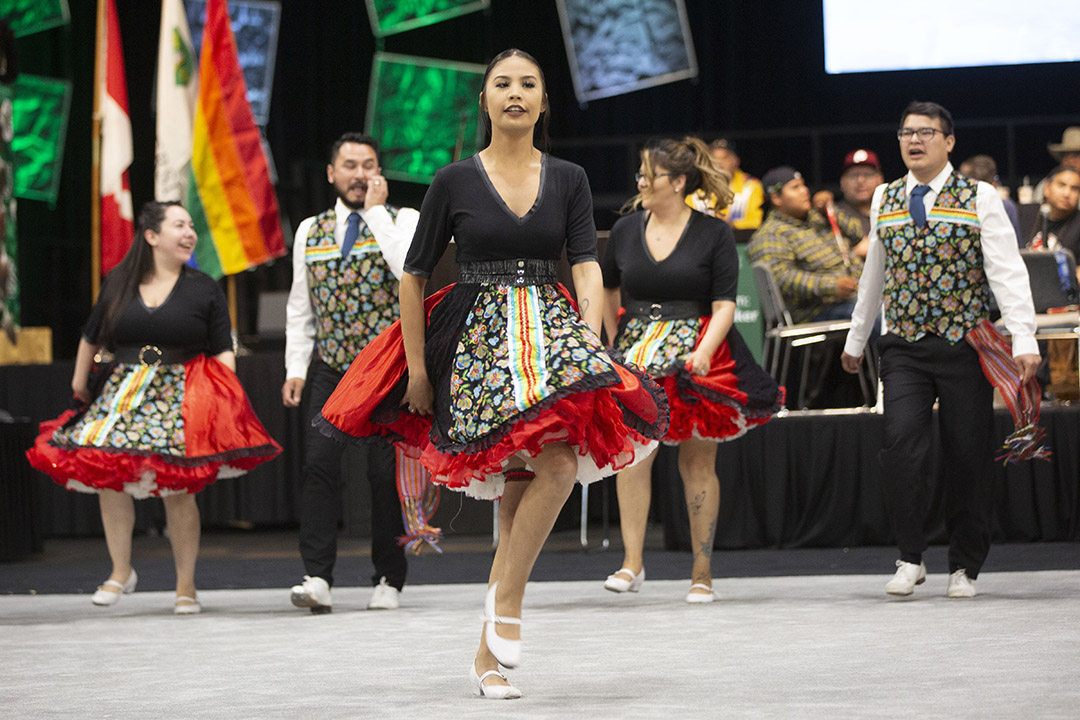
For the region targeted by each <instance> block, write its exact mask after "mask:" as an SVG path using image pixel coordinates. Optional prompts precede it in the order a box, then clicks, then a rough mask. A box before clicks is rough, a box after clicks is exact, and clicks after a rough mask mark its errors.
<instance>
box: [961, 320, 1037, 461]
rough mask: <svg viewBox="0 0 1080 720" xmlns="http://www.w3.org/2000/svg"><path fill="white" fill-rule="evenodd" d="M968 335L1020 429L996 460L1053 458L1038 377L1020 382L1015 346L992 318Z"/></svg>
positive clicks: (988, 378) (986, 371) (1007, 439)
mask: <svg viewBox="0 0 1080 720" xmlns="http://www.w3.org/2000/svg"><path fill="white" fill-rule="evenodd" d="M965 338H966V339H967V341H968V342H969V343H971V346H972V347H974V348H975V350H977V351H978V353H979V363H980V364H981V365H982V369H983V374H984V375H986V379H987V380H989V381H990V384H991V385H993V386H994V387H996V388H997V389H998V390H1000V391H1001V397H1002V399H1004V401H1005V406H1006V407H1007V408H1009V413H1010V414H1011V415H1012V417H1013V424H1014V425H1015V427H1016V430H1015V431H1014V432H1013V433H1012V434H1011V435H1009V437H1007V438H1005V444H1004V445H1002V447H1001V449H1002V451H1003V452H1002V454H1001V455H998V456H997V457H996V458H995V459H996V460H1004V461H1005V462H1006V463H1010V462H1016V461H1017V460H1033V459H1036V458H1038V459H1040V460H1049V459H1050V448H1048V447H1046V446H1045V445H1043V444H1042V442H1043V436H1044V435H1045V434H1046V430H1045V429H1043V428H1041V427H1039V401H1040V399H1041V397H1042V391H1041V390H1040V389H1039V383H1038V382H1037V381H1036V380H1035V378H1031V379H1030V380H1028V381H1027V382H1026V383H1024V384H1023V385H1021V384H1020V373H1019V372H1018V370H1017V367H1016V363H1014V362H1013V359H1012V346H1011V345H1010V343H1009V341H1008V340H1006V339H1005V338H1004V337H1003V336H1002V334H1001V333H1000V332H998V331H997V328H995V327H994V326H993V325H992V324H991V323H990V321H989V320H983V321H982V322H980V323H979V324H978V325H976V326H975V327H974V328H972V329H971V330H969V331H968V333H967V335H965Z"/></svg>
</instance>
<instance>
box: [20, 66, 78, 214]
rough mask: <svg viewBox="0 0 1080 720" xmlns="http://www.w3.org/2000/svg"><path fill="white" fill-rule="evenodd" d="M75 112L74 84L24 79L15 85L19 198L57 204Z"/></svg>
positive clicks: (62, 81) (32, 76)
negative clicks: (69, 125)
mask: <svg viewBox="0 0 1080 720" xmlns="http://www.w3.org/2000/svg"><path fill="white" fill-rule="evenodd" d="M70 108H71V83H70V82H68V81H66V80H54V79H52V78H44V77H37V76H35V75H20V76H19V79H18V80H17V81H16V83H15V102H14V109H13V120H14V126H15V137H14V138H13V139H12V141H11V149H12V151H13V152H14V154H15V196H16V197H20V198H26V199H28V200H45V201H47V202H49V203H53V204H55V203H56V194H57V190H58V188H59V186H60V166H61V165H62V164H63V160H64V136H65V135H66V134H67V123H68V112H69V110H70Z"/></svg>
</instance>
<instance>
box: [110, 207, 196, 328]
mask: <svg viewBox="0 0 1080 720" xmlns="http://www.w3.org/2000/svg"><path fill="white" fill-rule="evenodd" d="M174 205H175V206H176V207H183V205H182V204H181V203H179V202H176V201H174V200H168V201H165V202H158V201H156V200H151V201H150V202H148V203H146V204H145V205H143V206H142V209H140V210H139V217H138V219H137V221H136V224H135V237H134V238H133V239H132V241H131V247H129V248H128V251H127V253H126V254H125V255H124V259H123V260H121V261H120V262H118V263H117V264H116V267H114V268H113V269H112V270H110V271H109V275H108V277H106V278H105V284H104V286H103V287H102V289H101V297H100V298H98V303H104V306H103V307H104V312H103V314H102V318H101V333H100V335H99V336H98V341H99V343H100V344H102V345H109V344H110V343H111V341H112V335H113V330H114V329H115V328H116V321H117V319H118V318H119V317H120V313H122V312H123V311H124V308H125V307H127V304H128V303H129V302H131V299H132V298H134V297H135V293H137V292H139V285H140V284H141V283H142V281H143V278H145V277H146V276H147V275H148V274H149V273H150V271H151V270H153V269H154V249H153V248H152V247H150V244H149V243H148V242H146V231H147V230H153V231H154V232H155V233H159V232H161V223H162V222H164V220H165V213H166V212H167V211H168V209H169V208H170V207H171V206H174Z"/></svg>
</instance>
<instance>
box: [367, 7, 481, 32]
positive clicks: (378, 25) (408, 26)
mask: <svg viewBox="0 0 1080 720" xmlns="http://www.w3.org/2000/svg"><path fill="white" fill-rule="evenodd" d="M490 5H491V2H490V0H367V8H368V17H369V18H371V30H372V32H374V33H375V35H376V37H383V36H384V35H393V34H394V33H399V32H404V31H405V30H412V29H414V28H418V27H424V26H425V25H434V24H435V23H439V22H442V21H443V20H449V19H450V18H452V17H457V16H458V15H464V14H466V13H471V12H476V11H477V10H484V9H485V8H487V7H488V6H490Z"/></svg>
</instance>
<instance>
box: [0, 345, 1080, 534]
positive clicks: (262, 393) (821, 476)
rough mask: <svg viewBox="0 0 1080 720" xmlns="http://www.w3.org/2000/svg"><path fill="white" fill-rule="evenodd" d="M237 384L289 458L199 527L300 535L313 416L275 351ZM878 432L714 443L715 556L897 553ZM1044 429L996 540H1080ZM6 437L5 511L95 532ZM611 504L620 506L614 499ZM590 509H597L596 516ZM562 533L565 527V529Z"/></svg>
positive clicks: (6, 385) (1075, 461)
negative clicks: (299, 401)
mask: <svg viewBox="0 0 1080 720" xmlns="http://www.w3.org/2000/svg"><path fill="white" fill-rule="evenodd" d="M71 372H72V363H70V362H64V363H55V364H53V365H32V366H6V367H0V409H4V410H7V411H8V412H10V413H12V414H13V415H15V416H17V417H18V416H22V417H26V418H29V419H30V421H31V422H33V423H34V424H35V425H36V423H38V422H41V421H42V420H46V419H49V418H52V417H55V416H57V415H59V414H60V412H62V411H63V409H64V408H65V407H66V406H67V404H68V402H69V400H70V396H71V391H70V383H71ZM237 374H238V375H239V377H240V380H241V382H242V383H243V385H244V387H245V388H246V389H247V392H248V394H249V396H250V397H251V402H252V405H253V406H254V408H255V412H256V413H257V414H258V415H259V417H260V419H261V420H262V421H263V423H264V424H265V425H266V427H267V429H268V430H269V431H270V434H271V435H273V437H274V438H275V439H277V441H278V442H280V443H281V445H282V447H284V448H285V451H284V452H283V453H282V454H281V455H280V456H279V457H278V458H276V459H275V460H273V461H271V462H269V463H264V464H263V465H260V466H259V467H257V468H255V470H253V471H252V472H250V473H248V474H247V475H245V476H244V477H241V478H237V479H233V480H223V481H221V482H218V483H216V484H215V485H213V486H211V487H210V488H208V489H207V490H206V491H204V492H202V493H200V494H199V506H200V508H201V510H202V516H203V522H204V524H206V525H207V526H229V525H234V526H235V525H239V526H274V525H276V526H280V525H295V524H296V522H297V516H296V510H295V508H296V498H297V494H298V488H299V477H300V468H301V465H302V462H303V442H302V438H303V428H304V426H305V423H306V421H307V420H308V419H309V418H310V416H311V412H312V411H311V409H310V408H306V407H301V408H299V409H295V410H286V409H285V408H284V407H283V406H282V404H281V385H282V383H283V382H284V375H285V370H284V362H283V359H282V354H281V352H256V353H253V354H250V355H246V356H242V357H239V358H238V359H237ZM882 422H883V420H882V418H881V417H880V416H878V415H873V414H859V415H798V416H788V417H783V418H778V419H775V420H773V421H772V422H770V423H768V424H766V425H765V426H763V427H761V428H758V429H756V430H753V431H751V432H749V433H748V434H747V435H746V436H745V437H743V438H740V439H738V440H734V441H732V442H729V443H723V444H721V446H720V450H719V453H718V455H717V470H718V473H719V475H720V485H721V505H720V519H719V523H718V530H717V537H716V547H718V548H752V547H812V546H817V547H843V546H851V545H881V544H891V542H892V540H891V533H890V531H889V526H888V521H887V519H886V517H885V513H884V508H883V506H882V500H881V490H880V487H879V471H878V461H877V454H878V450H879V449H880V447H881V437H882ZM996 422H997V434H998V436H999V437H1001V438H1004V437H1005V436H1006V435H1007V434H1008V433H1009V431H1010V430H1011V419H1010V418H1009V416H1008V414H1007V413H1005V412H1003V411H1002V412H999V413H998V414H997V417H996ZM1043 424H1044V425H1045V427H1046V430H1047V440H1048V442H1049V444H1050V445H1051V447H1052V448H1053V451H1054V458H1053V461H1052V462H1041V461H1036V462H1026V463H1021V464H1018V465H1010V466H1009V467H1007V468H1006V467H1003V466H1001V465H998V466H996V469H995V472H994V475H993V477H990V478H987V482H993V483H994V484H995V486H996V487H997V488H998V490H999V502H998V513H997V527H996V532H995V535H996V537H997V539H998V540H1006V541H1035V540H1048V541H1059V540H1078V539H1080V490H1078V486H1080V407H1060V408H1046V409H1044V411H1043ZM20 428H21V429H20ZM0 433H4V434H5V438H4V444H3V451H4V454H3V458H2V460H3V462H2V466H3V468H2V469H3V470H4V472H3V475H2V476H0V484H3V485H4V488H3V493H4V494H3V497H5V498H6V499H7V503H8V506H9V509H11V508H12V507H14V506H15V505H17V504H18V503H19V502H25V503H26V505H27V506H28V507H34V505H35V504H36V512H34V513H33V515H34V518H35V519H36V524H35V527H34V528H33V531H34V532H35V533H39V534H40V535H42V536H44V537H59V536H71V535H98V534H100V533H101V521H100V519H99V517H98V507H97V499H96V498H95V497H94V496H92V495H84V494H81V493H73V492H68V491H66V490H64V489H63V488H61V487H60V486H59V485H57V484H55V483H53V482H51V481H49V480H48V479H47V478H45V476H44V475H41V474H39V473H35V472H33V471H31V470H30V469H29V466H28V465H27V464H26V460H25V458H24V457H22V448H24V446H26V445H27V444H28V443H29V442H30V441H31V435H32V432H27V430H26V426H25V424H23V425H22V426H20V425H19V424H18V423H6V424H5V423H0ZM660 452H661V456H660V457H659V458H658V459H657V462H656V464H655V466H654V478H655V480H656V484H655V496H656V498H657V502H656V505H655V513H654V516H659V517H660V519H661V520H662V521H663V524H664V535H665V545H666V546H667V547H668V548H669V549H675V548H689V531H688V527H689V525H688V520H687V516H686V504H685V500H684V498H683V491H682V483H681V481H680V480H679V475H678V470H677V465H676V450H675V449H674V448H662V449H661V450H660ZM345 466H346V469H347V470H346V483H345V484H346V487H345V498H344V503H345V520H344V525H345V531H346V532H348V533H351V534H358V535H365V534H366V528H367V524H368V521H367V517H366V516H367V514H368V512H369V511H368V509H367V507H368V506H367V502H368V499H367V497H366V495H367V493H366V487H364V486H363V480H362V478H363V475H364V472H363V468H362V467H361V466H360V465H359V464H358V463H357V462H356V461H355V459H352V460H350V454H349V453H346V460H345ZM11 468H15V469H16V470H11ZM28 473H30V474H32V475H33V476H34V478H33V480H34V481H33V482H32V483H26V482H25V481H23V482H21V484H20V483H16V482H15V480H14V479H15V478H16V476H21V477H26V476H27V474H28ZM20 474H21V475H20ZM350 478H351V480H350ZM357 478H360V480H359V481H358V482H357ZM605 482H608V483H611V484H612V485H613V484H614V483H613V481H611V480H607V481H605ZM929 482H930V483H931V486H932V487H933V488H934V490H933V492H932V494H931V497H932V498H933V500H932V506H933V507H934V508H938V509H937V510H936V511H935V512H934V513H931V520H930V523H929V525H930V526H929V528H928V531H929V533H930V535H931V537H932V538H933V539H935V540H943V539H944V521H943V519H942V514H941V511H940V506H941V504H940V502H939V499H940V498H939V496H938V493H939V490H938V488H939V483H938V481H937V478H936V476H935V477H931V478H929ZM357 484H358V485H359V487H356V485H357ZM19 488H22V489H21V490H20V489H19ZM27 488H30V490H27ZM31 490H32V497H26V498H24V499H23V500H22V501H20V500H19V499H18V498H17V497H16V495H18V494H19V493H22V494H23V495H25V494H26V493H27V492H30V491H31ZM12 493H14V495H13V494H12ZM444 495H445V497H446V500H445V501H444V504H445V505H447V506H448V510H452V511H453V512H452V513H451V514H455V513H457V514H458V517H457V519H456V520H455V522H454V530H455V531H457V532H488V531H490V527H491V511H490V509H489V505H488V504H487V503H481V502H471V501H470V502H462V503H460V504H459V502H458V501H457V494H456V493H455V494H452V495H451V494H449V493H446V494H444ZM596 495H597V496H599V495H600V493H596ZM611 497H612V504H614V492H612V493H611ZM597 499H599V498H597ZM576 502H577V500H576V494H575V498H573V499H571V501H570V502H569V503H568V510H567V511H566V512H565V513H564V514H566V515H568V517H569V516H575V518H574V520H573V522H574V523H576V510H577V507H576ZM571 506H573V507H571ZM136 508H137V516H136V524H137V525H136V526H137V528H139V529H142V530H145V529H148V528H153V527H158V528H160V527H162V526H163V525H164V511H163V509H162V507H161V503H160V502H146V503H136ZM594 509H595V510H599V505H598V504H597V507H595V508H594ZM463 510H464V511H465V512H464V515H462V514H461V513H462V511H463ZM465 516H467V517H465ZM6 524H7V523H5V525H6ZM562 525H565V523H563V522H560V526H562Z"/></svg>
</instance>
